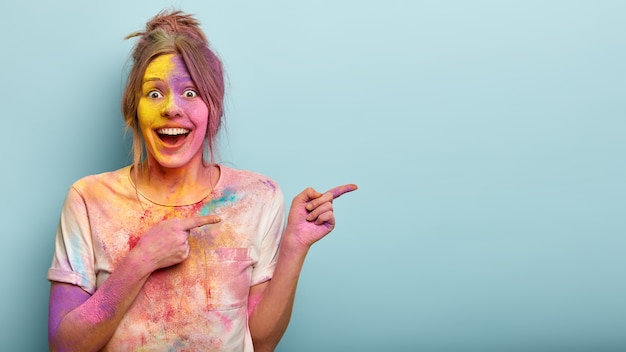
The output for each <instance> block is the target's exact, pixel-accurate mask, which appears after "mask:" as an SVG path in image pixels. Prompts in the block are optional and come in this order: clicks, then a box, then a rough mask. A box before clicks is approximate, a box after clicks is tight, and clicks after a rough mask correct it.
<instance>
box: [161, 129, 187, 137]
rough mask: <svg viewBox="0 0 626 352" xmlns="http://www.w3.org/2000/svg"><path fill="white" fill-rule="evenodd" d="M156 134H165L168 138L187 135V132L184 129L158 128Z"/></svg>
mask: <svg viewBox="0 0 626 352" xmlns="http://www.w3.org/2000/svg"><path fill="white" fill-rule="evenodd" d="M157 133H158V134H166V135H169V136H177V135H179V134H187V133H189V130H188V129H186V128H159V129H158V130H157Z"/></svg>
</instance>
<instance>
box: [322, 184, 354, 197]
mask: <svg viewBox="0 0 626 352" xmlns="http://www.w3.org/2000/svg"><path fill="white" fill-rule="evenodd" d="M358 188H359V187H357V185H355V184H352V183H350V184H347V185H343V186H339V187H335V188H333V189H330V190H329V191H328V192H330V194H332V195H333V199H337V198H339V197H341V196H342V195H343V194H345V193H348V192H352V191H354V190H356V189H358Z"/></svg>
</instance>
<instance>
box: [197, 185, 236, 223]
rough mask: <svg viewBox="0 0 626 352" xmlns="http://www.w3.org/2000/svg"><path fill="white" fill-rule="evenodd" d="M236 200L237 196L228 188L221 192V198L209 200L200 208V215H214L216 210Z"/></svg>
mask: <svg viewBox="0 0 626 352" xmlns="http://www.w3.org/2000/svg"><path fill="white" fill-rule="evenodd" d="M236 200H237V194H236V193H235V191H233V190H232V189H230V188H226V189H225V190H224V191H223V192H222V195H221V197H219V198H214V199H211V201H210V202H208V203H206V204H205V205H203V206H202V209H200V215H202V216H205V215H211V214H215V211H216V209H217V208H219V207H223V206H225V205H227V204H230V203H233V202H234V201H236Z"/></svg>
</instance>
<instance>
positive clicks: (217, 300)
mask: <svg viewBox="0 0 626 352" xmlns="http://www.w3.org/2000/svg"><path fill="white" fill-rule="evenodd" d="M204 254H205V264H206V270H207V277H208V286H209V290H208V292H207V293H208V301H207V310H226V309H234V308H240V307H242V306H245V305H247V303H248V292H249V290H250V277H251V274H252V259H251V257H250V249H249V248H217V249H210V250H209V249H207V250H205V251H204Z"/></svg>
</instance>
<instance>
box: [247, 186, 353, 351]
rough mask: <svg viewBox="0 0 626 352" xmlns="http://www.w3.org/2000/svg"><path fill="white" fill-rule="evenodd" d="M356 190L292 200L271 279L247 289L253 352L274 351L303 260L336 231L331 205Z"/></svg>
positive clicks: (311, 194) (347, 188)
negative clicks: (317, 243)
mask: <svg viewBox="0 0 626 352" xmlns="http://www.w3.org/2000/svg"><path fill="white" fill-rule="evenodd" d="M356 189H357V186H356V185H353V184H348V185H344V186H339V187H335V188H333V189H331V190H329V191H328V192H326V193H319V192H317V191H315V190H314V189H312V188H307V189H305V190H304V191H303V192H301V193H300V194H298V195H297V196H296V197H295V198H294V199H293V201H292V203H291V209H290V210H289V216H288V218H287V226H286V227H285V231H284V232H283V236H282V239H281V243H280V251H279V253H278V260H277V262H276V268H275V270H274V275H273V277H272V279H271V280H270V281H266V282H264V283H262V284H259V285H255V286H252V287H251V288H250V295H249V300H248V314H249V320H248V321H249V326H250V333H251V335H252V341H253V343H254V350H255V351H257V352H259V351H260V352H264V351H273V350H274V349H275V348H276V346H277V345H278V342H279V341H280V339H281V338H282V336H283V334H284V333H285V331H286V330H287V325H289V319H290V318H291V311H292V308H293V303H294V299H295V295H296V287H297V284H298V279H299V277H300V272H301V270H302V266H303V265H304V259H305V258H306V255H307V253H308V251H309V249H310V248H311V246H312V245H313V244H314V243H315V242H317V241H319V240H320V239H322V238H323V237H324V236H326V235H327V234H328V233H330V232H331V231H332V230H333V229H334V227H335V215H334V213H333V204H332V202H333V200H334V199H335V198H338V197H339V196H341V195H342V194H344V193H347V192H351V191H354V190H356Z"/></svg>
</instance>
